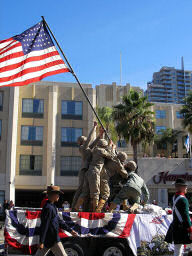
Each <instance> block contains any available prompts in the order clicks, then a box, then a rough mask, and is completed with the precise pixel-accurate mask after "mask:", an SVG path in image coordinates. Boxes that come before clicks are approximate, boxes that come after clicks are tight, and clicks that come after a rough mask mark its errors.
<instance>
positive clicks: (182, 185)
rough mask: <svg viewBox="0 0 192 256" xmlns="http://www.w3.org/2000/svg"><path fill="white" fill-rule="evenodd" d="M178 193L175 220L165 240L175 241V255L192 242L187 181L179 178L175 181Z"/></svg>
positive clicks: (174, 200)
mask: <svg viewBox="0 0 192 256" xmlns="http://www.w3.org/2000/svg"><path fill="white" fill-rule="evenodd" d="M175 189H176V193H175V195H174V197H173V222H172V224H171V225H170V227H169V230H168V232H167V235H166V238H165V241H167V242H169V243H172V242H174V247H175V249H174V256H180V255H182V252H183V245H184V244H190V243H192V241H191V240H192V224H191V220H190V216H189V202H188V200H187V198H186V197H185V194H186V193H187V183H186V182H185V180H184V179H182V178H178V179H177V180H176V182H175Z"/></svg>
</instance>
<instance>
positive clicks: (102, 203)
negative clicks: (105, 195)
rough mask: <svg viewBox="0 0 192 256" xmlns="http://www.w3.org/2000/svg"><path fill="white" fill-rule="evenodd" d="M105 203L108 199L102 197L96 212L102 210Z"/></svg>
mask: <svg viewBox="0 0 192 256" xmlns="http://www.w3.org/2000/svg"><path fill="white" fill-rule="evenodd" d="M105 203H106V200H104V199H100V200H99V204H98V206H97V209H96V212H101V211H102V209H103V206H104V205H105Z"/></svg>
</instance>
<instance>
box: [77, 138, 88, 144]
mask: <svg viewBox="0 0 192 256" xmlns="http://www.w3.org/2000/svg"><path fill="white" fill-rule="evenodd" d="M86 140H87V137H85V136H80V137H79V138H78V139H77V144H79V145H82V144H83V143H84V142H85V141H86Z"/></svg>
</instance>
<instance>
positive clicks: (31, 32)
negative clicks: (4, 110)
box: [0, 21, 69, 86]
mask: <svg viewBox="0 0 192 256" xmlns="http://www.w3.org/2000/svg"><path fill="white" fill-rule="evenodd" d="M64 72H69V69H68V67H67V66H66V64H65V63H64V61H63V60H62V58H61V56H60V55H59V53H58V51H57V49H56V47H55V46H54V43H53V41H52V39H51V37H50V35H49V32H48V30H47V27H46V25H45V23H44V22H43V21H41V22H39V23H38V24H36V25H35V26H33V27H31V28H29V29H27V30H26V31H24V32H23V33H22V34H20V35H16V36H13V37H11V38H9V39H6V40H2V41H0V86H21V85H27V84H30V83H33V82H37V81H40V80H41V79H43V78H44V77H47V76H51V75H55V74H59V73H64Z"/></svg>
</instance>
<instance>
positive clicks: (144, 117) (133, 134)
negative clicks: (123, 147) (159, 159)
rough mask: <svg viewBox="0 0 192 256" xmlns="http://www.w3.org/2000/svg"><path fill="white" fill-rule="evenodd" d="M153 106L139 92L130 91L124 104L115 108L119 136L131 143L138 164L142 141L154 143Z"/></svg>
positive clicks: (123, 99)
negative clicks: (138, 152)
mask: <svg viewBox="0 0 192 256" xmlns="http://www.w3.org/2000/svg"><path fill="white" fill-rule="evenodd" d="M152 105H153V104H152V103H150V102H148V101H147V98H146V97H143V96H142V95H141V94H140V93H139V92H137V91H133V90H130V92H129V93H128V94H127V95H125V96H123V98H122V103H121V104H118V105H116V106H114V107H113V118H114V121H115V122H116V129H117V133H118V135H119V136H121V137H123V138H124V139H125V140H126V142H129V141H130V142H131V145H132V147H133V159H134V161H135V162H137V147H138V144H140V143H141V142H142V141H146V142H149V143H150V142H152V141H153V137H154V128H155V121H154V112H152V111H151V109H150V108H151V106H152Z"/></svg>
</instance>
